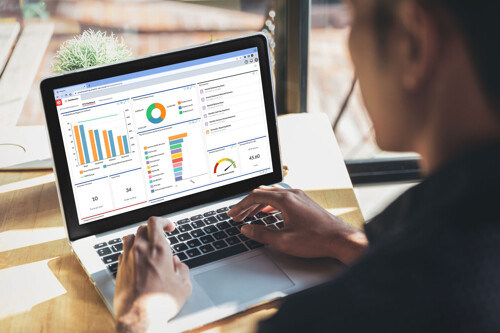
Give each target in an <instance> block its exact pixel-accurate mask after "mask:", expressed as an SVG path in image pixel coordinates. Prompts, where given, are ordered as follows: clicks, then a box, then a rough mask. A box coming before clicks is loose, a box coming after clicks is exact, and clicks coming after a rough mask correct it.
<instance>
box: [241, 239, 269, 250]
mask: <svg viewBox="0 0 500 333" xmlns="http://www.w3.org/2000/svg"><path fill="white" fill-rule="evenodd" d="M245 244H246V245H247V246H248V247H249V248H250V250H253V249H256V248H259V247H262V246H264V244H262V243H259V242H256V241H254V240H249V241H246V242H245Z"/></svg>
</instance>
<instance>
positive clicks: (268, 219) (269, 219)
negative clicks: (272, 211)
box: [262, 216, 278, 224]
mask: <svg viewBox="0 0 500 333" xmlns="http://www.w3.org/2000/svg"><path fill="white" fill-rule="evenodd" d="M262 220H263V221H264V222H266V224H273V223H274V222H277V221H278V219H277V218H275V217H274V216H268V217H264V218H263V219H262Z"/></svg>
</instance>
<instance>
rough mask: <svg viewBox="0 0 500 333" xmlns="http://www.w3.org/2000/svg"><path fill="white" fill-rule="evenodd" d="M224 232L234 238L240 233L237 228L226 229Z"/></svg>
mask: <svg viewBox="0 0 500 333" xmlns="http://www.w3.org/2000/svg"><path fill="white" fill-rule="evenodd" d="M226 232H227V234H228V235H229V236H234V235H237V234H239V233H240V231H239V230H238V229H237V228H231V229H227V230H226Z"/></svg>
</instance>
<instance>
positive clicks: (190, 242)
mask: <svg viewBox="0 0 500 333" xmlns="http://www.w3.org/2000/svg"><path fill="white" fill-rule="evenodd" d="M186 244H187V245H188V246H189V247H198V246H200V245H201V242H200V241H199V240H197V239H191V240H188V241H187V242H186Z"/></svg>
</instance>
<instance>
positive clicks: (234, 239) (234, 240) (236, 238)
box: [226, 236, 241, 245]
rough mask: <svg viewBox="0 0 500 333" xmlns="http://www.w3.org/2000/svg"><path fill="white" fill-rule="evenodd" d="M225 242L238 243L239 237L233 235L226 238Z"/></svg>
mask: <svg viewBox="0 0 500 333" xmlns="http://www.w3.org/2000/svg"><path fill="white" fill-rule="evenodd" d="M226 242H227V243H228V244H229V245H234V244H238V243H240V242H241V241H240V239H239V238H238V237H236V236H233V237H229V238H226Z"/></svg>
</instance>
